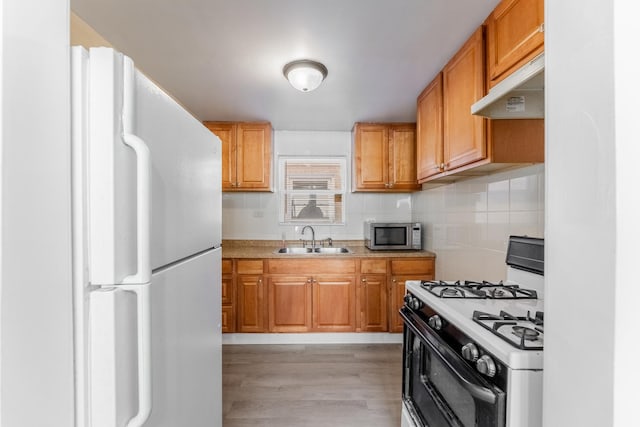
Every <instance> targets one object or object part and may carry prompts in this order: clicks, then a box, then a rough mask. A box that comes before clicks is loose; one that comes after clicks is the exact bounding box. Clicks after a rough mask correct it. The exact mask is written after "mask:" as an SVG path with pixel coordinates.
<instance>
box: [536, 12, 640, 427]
mask: <svg viewBox="0 0 640 427" xmlns="http://www.w3.org/2000/svg"><path fill="white" fill-rule="evenodd" d="M614 10H616V12H617V13H616V20H615V21H614ZM638 14H639V13H638V5H637V2H628V1H614V2H602V1H596V0H589V1H584V0H564V1H562V2H553V1H552V2H546V25H545V30H546V34H545V37H546V41H545V42H546V61H547V65H546V142H547V144H546V158H547V168H546V182H547V192H546V202H547V211H546V242H545V243H546V248H545V252H546V254H545V255H546V260H547V262H546V288H545V295H546V299H545V352H544V356H545V360H544V363H545V369H544V424H545V427H555V426H568V425H579V426H584V427H605V426H616V427H618V426H632V425H633V426H635V425H638V415H637V386H638V384H639V383H640V372H639V369H638V363H637V354H638V351H639V349H638V339H637V337H638V326H639V323H640V322H639V321H638V317H637V304H638V301H639V297H640V295H639V292H638V283H637V271H638V270H637V264H638V249H637V247H638V246H637V245H638V241H640V232H639V230H638V217H640V215H639V212H638V204H637V203H636V204H634V201H635V202H637V201H638V196H637V195H638V188H637V186H638V183H639V182H640V171H639V168H638V163H637V159H638V154H639V153H638V148H637V146H638V137H637V120H638V119H637V112H638V108H637V101H638V99H639V97H640V91H639V90H638V83H637V58H636V56H637V55H633V54H632V53H631V52H633V51H634V50H635V49H636V47H637V40H638V36H637V17H638ZM626 17H628V18H626ZM621 18H622V19H621ZM614 29H615V33H616V38H615V39H614ZM618 35H620V36H619V37H618ZM615 54H618V55H615ZM614 64H615V65H614ZM614 66H615V67H616V68H617V69H614ZM614 71H615V73H614ZM628 73H630V74H628ZM619 77H625V83H624V84H622V80H616V78H619ZM623 99H626V100H628V101H631V102H630V103H629V104H628V105H624V106H623V105H622V104H621V103H620V101H622V100H623ZM576 296H577V297H578V298H577V299H576ZM624 320H627V321H628V323H623V322H622V321H624Z"/></svg>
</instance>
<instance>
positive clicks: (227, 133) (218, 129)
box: [204, 122, 237, 190]
mask: <svg viewBox="0 0 640 427" xmlns="http://www.w3.org/2000/svg"><path fill="white" fill-rule="evenodd" d="M204 124H205V126H206V127H207V128H209V130H210V131H211V132H213V133H214V134H215V135H216V136H217V137H218V138H220V141H221V142H222V189H223V190H229V189H233V188H235V186H236V183H237V179H236V126H235V124H233V123H220V122H204Z"/></svg>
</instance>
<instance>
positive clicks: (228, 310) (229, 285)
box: [221, 259, 236, 332]
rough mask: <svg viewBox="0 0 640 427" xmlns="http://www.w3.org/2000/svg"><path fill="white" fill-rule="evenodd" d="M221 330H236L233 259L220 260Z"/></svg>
mask: <svg viewBox="0 0 640 427" xmlns="http://www.w3.org/2000/svg"><path fill="white" fill-rule="evenodd" d="M221 283H222V290H221V293H222V332H235V331H236V311H235V309H236V287H235V282H234V277H233V260H230V259H223V260H222V281H221Z"/></svg>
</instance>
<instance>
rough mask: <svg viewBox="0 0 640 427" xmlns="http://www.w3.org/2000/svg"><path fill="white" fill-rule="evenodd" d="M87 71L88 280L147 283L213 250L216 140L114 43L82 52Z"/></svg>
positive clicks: (217, 235)
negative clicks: (180, 262)
mask: <svg viewBox="0 0 640 427" xmlns="http://www.w3.org/2000/svg"><path fill="white" fill-rule="evenodd" d="M87 76H88V84H87V92H88V93H87V94H86V99H87V110H88V111H87V113H86V115H87V117H88V121H87V122H88V125H87V132H86V144H87V149H86V152H87V164H88V167H87V174H86V180H87V182H88V185H87V190H86V191H87V199H88V218H89V220H88V225H89V235H90V239H89V245H90V249H89V251H88V253H89V257H90V260H89V261H90V265H89V271H90V275H91V278H90V280H91V283H92V284H95V285H113V284H126V283H129V284H132V283H146V282H147V281H148V277H145V276H144V275H145V274H147V276H148V275H150V272H151V269H156V268H159V267H162V266H165V265H168V264H170V263H172V262H175V261H178V260H180V259H183V258H186V257H188V256H191V255H193V254H196V253H199V252H201V251H203V250H206V249H209V248H212V247H219V246H220V241H221V215H222V210H221V143H220V140H219V139H218V137H216V136H215V135H214V134H212V133H211V132H210V131H209V130H208V129H207V128H205V127H204V126H203V125H202V124H201V123H200V122H198V121H197V120H196V119H195V118H194V117H193V116H191V114H189V113H188V112H187V111H186V110H185V109H184V108H182V107H181V106H180V105H179V104H178V103H177V102H176V101H175V100H173V99H172V98H171V97H169V96H168V95H167V94H166V93H164V92H163V91H162V90H161V89H159V88H158V87H157V86H156V85H155V84H154V83H153V82H151V81H150V80H149V79H148V78H146V77H145V76H144V75H142V74H141V73H140V72H138V71H137V70H135V68H134V65H133V62H132V61H131V59H129V58H127V57H125V56H124V55H122V54H120V53H118V52H116V51H114V50H113V49H108V48H93V49H90V51H89V72H88V73H87ZM149 252H150V253H149ZM149 259H150V260H149Z"/></svg>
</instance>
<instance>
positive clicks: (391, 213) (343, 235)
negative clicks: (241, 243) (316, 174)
mask: <svg viewBox="0 0 640 427" xmlns="http://www.w3.org/2000/svg"><path fill="white" fill-rule="evenodd" d="M312 153H313V155H316V156H318V155H330V156H344V157H346V158H347V169H348V173H347V193H346V195H345V199H344V206H345V210H346V216H345V225H318V226H314V229H315V230H316V237H317V238H318V239H324V238H327V237H331V238H332V239H338V240H340V239H348V240H352V239H353V240H361V239H362V230H363V225H362V223H363V221H364V220H365V219H375V220H377V221H389V220H394V221H411V195H410V194H381V193H351V192H350V188H351V181H350V179H351V172H350V170H351V133H350V132H315V131H309V132H302V131H300V132H299V131H276V132H275V133H274V167H273V171H274V173H275V179H274V190H277V187H278V184H277V183H278V167H277V161H278V156H279V155H286V156H305V155H312ZM278 202H279V194H278V192H277V191H275V192H274V193H223V196H222V238H223V239H251V240H280V239H281V238H282V234H283V233H284V234H285V238H286V239H287V240H297V239H299V238H300V233H299V232H296V230H295V227H294V226H289V225H280V224H279V223H278Z"/></svg>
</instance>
